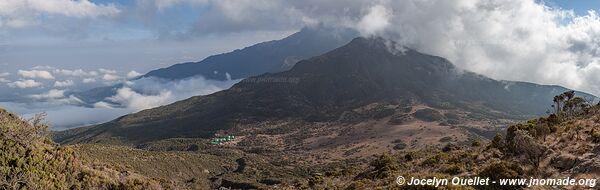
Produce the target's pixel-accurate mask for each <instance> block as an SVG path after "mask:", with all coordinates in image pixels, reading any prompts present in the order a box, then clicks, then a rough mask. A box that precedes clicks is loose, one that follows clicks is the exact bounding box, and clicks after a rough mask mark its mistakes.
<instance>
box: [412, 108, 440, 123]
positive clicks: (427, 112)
mask: <svg viewBox="0 0 600 190" xmlns="http://www.w3.org/2000/svg"><path fill="white" fill-rule="evenodd" d="M413 115H414V116H415V117H416V118H418V119H420V120H423V121H428V122H432V121H440V120H442V119H443V118H444V116H442V114H441V113H440V112H438V111H437V110H434V109H430V108H426V109H420V110H417V111H416V112H415V113H414V114H413Z"/></svg>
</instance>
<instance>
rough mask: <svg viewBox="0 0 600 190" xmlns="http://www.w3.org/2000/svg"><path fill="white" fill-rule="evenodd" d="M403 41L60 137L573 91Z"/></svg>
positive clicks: (540, 100)
mask: <svg viewBox="0 0 600 190" xmlns="http://www.w3.org/2000/svg"><path fill="white" fill-rule="evenodd" d="M396 47H398V45H397V44H395V43H394V42H391V41H387V40H384V39H380V38H362V37H359V38H355V39H354V40H352V41H351V42H350V43H348V44H347V45H345V46H342V47H340V48H337V49H335V50H332V51H330V52H328V53H325V54H323V55H321V56H317V57H313V58H310V59H307V60H303V61H300V62H298V63H297V64H296V65H295V66H294V67H293V68H292V69H290V70H288V71H284V72H280V73H267V74H262V75H259V76H255V77H250V78H247V79H244V80H242V81H241V82H239V83H238V84H236V85H234V86H233V87H231V88H230V89H228V90H224V91H220V92H217V93H214V94H211V95H207V96H197V97H192V98H189V99H187V100H183V101H180V102H176V103H173V104H171V105H167V106H162V107H158V108H154V109H149V110H144V111H140V112H138V113H135V114H131V115H126V116H123V117H120V118H118V119H116V120H114V121H111V122H108V123H104V124H100V125H96V126H90V127H85V128H79V129H73V130H69V131H65V132H62V133H60V134H59V135H57V137H56V140H57V141H59V142H63V143H78V142H107V141H108V140H107V139H111V141H112V140H117V141H119V142H124V143H128V144H138V143H144V142H149V141H155V140H160V139H168V138H174V137H202V138H205V137H210V136H212V135H213V134H215V132H218V131H222V130H225V131H226V130H228V129H232V128H240V127H241V128H243V127H244V126H245V125H250V124H253V123H259V122H265V121H280V120H300V121H307V122H340V121H344V120H347V118H348V115H352V114H353V113H355V110H356V109H359V108H364V107H365V106H368V105H372V104H389V105H400V104H401V105H409V106H410V105H424V106H427V107H430V108H435V109H440V110H461V111H465V112H469V113H475V114H477V115H480V116H483V117H486V118H492V119H517V120H518V119H524V118H527V117H530V116H534V115H541V114H543V113H545V112H546V111H547V110H548V109H549V108H550V106H549V102H550V103H551V102H552V97H553V96H554V95H556V94H559V93H561V92H563V91H566V90H568V89H566V88H563V87H559V86H545V85H537V84H532V83H525V82H512V81H497V80H493V79H490V78H487V77H485V76H482V75H479V74H475V73H472V72H469V71H464V70H461V69H458V68H456V67H455V66H454V65H453V64H452V63H450V62H449V61H448V60H446V59H444V58H441V57H437V56H432V55H427V54H423V53H420V52H417V51H415V50H412V49H408V48H396ZM579 95H583V96H587V97H593V96H592V95H589V94H584V93H579Z"/></svg>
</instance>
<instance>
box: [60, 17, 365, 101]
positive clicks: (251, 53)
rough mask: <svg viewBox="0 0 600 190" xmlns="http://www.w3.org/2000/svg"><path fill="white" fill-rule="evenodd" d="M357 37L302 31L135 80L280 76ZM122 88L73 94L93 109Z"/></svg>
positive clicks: (320, 28)
mask: <svg viewBox="0 0 600 190" xmlns="http://www.w3.org/2000/svg"><path fill="white" fill-rule="evenodd" d="M356 36H358V34H357V33H355V32H354V31H351V30H349V29H335V28H328V27H324V26H315V27H305V28H303V29H302V30H300V31H298V32H296V33H294V34H292V35H290V36H288V37H286V38H283V39H280V40H273V41H268V42H263V43H259V44H256V45H253V46H250V47H246V48H243V49H239V50H235V51H233V52H228V53H223V54H219V55H213V56H209V57H207V58H206V59H204V60H202V61H199V62H189V63H181V64H176V65H173V66H170V67H167V68H161V69H157V70H153V71H150V72H148V73H147V74H145V75H144V76H141V77H139V78H138V79H140V78H144V77H156V78H161V79H166V80H180V79H185V78H190V77H196V76H202V77H203V78H205V79H208V80H227V79H232V80H235V79H242V78H248V77H251V76H256V75H260V74H263V73H267V72H280V71H285V70H288V69H290V68H292V67H293V66H294V64H296V62H298V61H300V60H303V59H306V58H310V57H313V56H317V55H320V54H323V53H325V52H327V51H330V50H332V49H335V48H337V47H340V46H342V45H344V44H346V43H348V42H349V41H350V40H352V38H354V37H356ZM121 87H123V84H116V85H112V86H106V87H98V88H94V89H90V90H86V91H83V92H72V94H74V95H75V96H76V97H78V98H79V99H81V100H83V101H84V102H86V103H87V104H89V105H90V106H92V105H93V104H94V103H96V102H99V101H105V102H111V101H110V100H106V98H108V97H111V96H114V95H115V94H116V92H117V90H118V89H119V88H121ZM69 95H70V94H69ZM115 104H117V103H115Z"/></svg>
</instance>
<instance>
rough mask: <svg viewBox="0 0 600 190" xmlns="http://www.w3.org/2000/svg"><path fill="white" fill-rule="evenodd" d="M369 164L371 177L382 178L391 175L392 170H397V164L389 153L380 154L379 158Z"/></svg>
mask: <svg viewBox="0 0 600 190" xmlns="http://www.w3.org/2000/svg"><path fill="white" fill-rule="evenodd" d="M370 165H371V166H372V167H373V168H374V169H373V171H374V172H373V176H371V177H372V178H373V179H384V178H387V177H390V176H393V175H392V174H393V172H395V171H397V170H398V164H397V163H396V161H395V160H394V158H393V157H392V156H390V155H389V154H382V155H381V156H379V158H377V159H375V160H373V161H372V162H371V163H370Z"/></svg>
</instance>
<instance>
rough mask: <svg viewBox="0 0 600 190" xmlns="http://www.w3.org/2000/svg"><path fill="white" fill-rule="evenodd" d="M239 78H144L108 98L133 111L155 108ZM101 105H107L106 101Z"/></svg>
mask: <svg viewBox="0 0 600 190" xmlns="http://www.w3.org/2000/svg"><path fill="white" fill-rule="evenodd" d="M238 81H239V80H232V81H211V80H205V79H204V78H202V77H198V78H191V79H186V80H180V81H165V80H162V79H156V78H152V77H151V78H142V79H139V80H135V81H134V82H129V83H126V86H125V87H123V88H121V89H119V90H117V94H116V95H115V96H113V97H110V98H108V99H107V100H108V101H110V102H114V103H116V104H119V105H121V106H124V107H127V108H128V109H130V110H133V111H139V110H143V109H148V108H153V107H157V106H161V105H166V104H170V103H173V102H175V101H178V100H182V99H186V98H189V97H192V96H198V95H206V94H210V93H214V92H217V91H220V90H224V89H227V88H229V87H231V85H233V84H235V83H236V82H238ZM100 105H106V104H104V103H102V104H100Z"/></svg>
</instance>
